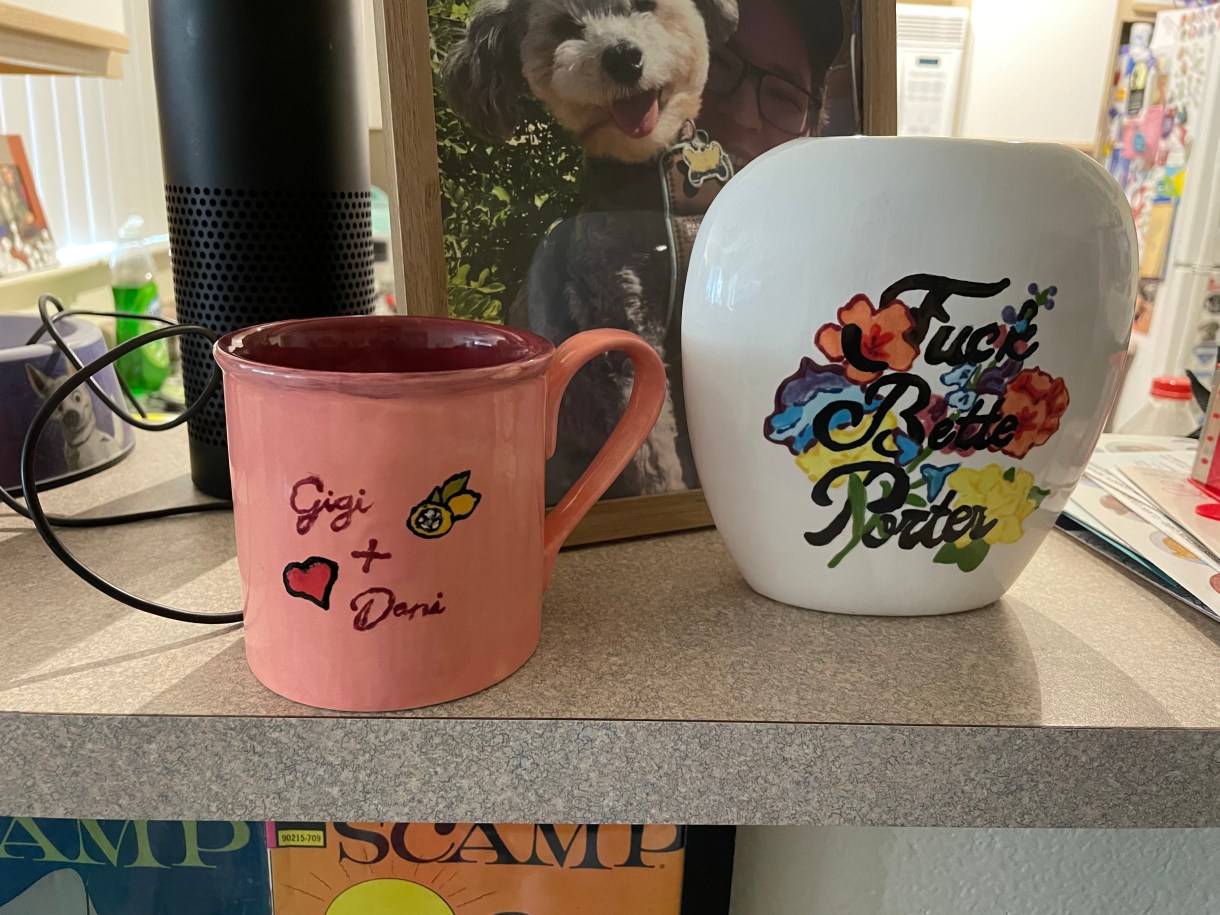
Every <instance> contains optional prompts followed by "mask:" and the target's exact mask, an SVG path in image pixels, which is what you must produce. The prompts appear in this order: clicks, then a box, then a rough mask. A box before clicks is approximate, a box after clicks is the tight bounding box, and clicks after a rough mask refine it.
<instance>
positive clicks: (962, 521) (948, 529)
mask: <svg viewBox="0 0 1220 915" xmlns="http://www.w3.org/2000/svg"><path fill="white" fill-rule="evenodd" d="M975 508H976V506H974V505H959V506H958V507H957V508H955V509H953V511H951V512H950V513H949V520H947V521H946V522H945V543H953V542H955V541H957V540H960V539H961V538H962V537H963V536H965V534H966V532H967V531H968V530H970V525H971V524H973V523H974V510H975Z"/></svg>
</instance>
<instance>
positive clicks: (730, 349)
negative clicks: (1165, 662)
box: [682, 137, 1138, 616]
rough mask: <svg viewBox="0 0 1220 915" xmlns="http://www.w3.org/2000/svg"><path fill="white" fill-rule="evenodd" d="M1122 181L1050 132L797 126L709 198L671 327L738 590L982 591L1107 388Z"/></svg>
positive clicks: (1026, 554)
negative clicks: (797, 132)
mask: <svg viewBox="0 0 1220 915" xmlns="http://www.w3.org/2000/svg"><path fill="white" fill-rule="evenodd" d="M1137 260H1138V258H1137V255H1136V246H1135V231H1134V227H1133V224H1132V220H1131V215H1130V210H1129V208H1128V206H1127V201H1126V199H1125V198H1124V196H1123V194H1122V193H1121V191H1120V190H1119V188H1118V186H1117V185H1116V184H1115V183H1114V182H1113V181H1112V180H1111V178H1110V176H1109V175H1108V174H1107V173H1106V172H1105V171H1104V169H1102V168H1101V167H1100V166H1099V165H1097V164H1096V163H1095V162H1093V161H1092V160H1091V159H1089V158H1088V157H1086V156H1084V155H1083V154H1081V153H1079V152H1077V151H1075V150H1073V149H1071V148H1068V147H1065V146H1059V145H1052V144H1037V143H1030V144H1022V143H999V142H990V141H975V140H946V139H927V138H880V137H877V138H873V137H855V138H845V139H816V140H797V141H794V142H792V143H788V144H786V145H784V146H782V147H779V148H777V149H775V150H773V151H772V152H770V153H768V154H767V155H764V156H762V157H761V158H759V159H757V160H756V161H755V162H754V163H753V164H751V165H750V166H749V167H747V168H746V169H744V170H743V171H742V172H741V173H740V174H739V175H738V176H737V177H735V178H734V179H733V181H732V182H731V183H730V184H729V186H728V187H727V188H726V189H725V190H724V191H723V192H722V193H721V194H720V195H719V197H718V198H717V199H716V201H715V203H714V204H713V205H712V207H711V210H710V211H709V213H708V214H707V217H706V218H705V219H704V222H703V227H702V229H701V231H700V233H699V237H698V239H697V241H696V244H695V248H694V254H693V257H692V261H691V268H690V273H689V276H688V281H687V287H686V306H685V313H684V316H683V322H682V353H683V373H684V379H685V390H686V404H687V412H688V420H689V424H690V430H691V438H692V443H693V446H694V453H695V459H696V464H697V467H698V471H699V478H700V481H701V483H702V486H703V488H704V491H705V493H706V496H707V500H708V503H709V505H710V507H711V510H712V514H713V516H714V518H715V521H716V526H717V527H718V528H719V530H720V532H721V534H722V535H723V537H724V540H725V543H726V544H727V546H728V549H729V551H730V553H731V554H732V556H733V558H734V560H735V561H736V563H737V565H738V567H739V568H740V570H741V572H742V574H743V575H744V576H745V578H746V580H747V581H748V582H749V584H750V585H751V587H753V588H754V589H755V590H757V591H759V592H760V593H762V594H764V595H767V596H769V597H772V598H775V599H777V600H781V601H784V602H786V603H789V604H795V605H797V606H800V607H807V608H812V609H818V610H827V611H833V612H837V613H853V614H883V615H895V616H919V615H930V614H939V613H952V612H955V611H960V610H968V609H971V608H976V607H981V606H984V605H986V604H988V603H990V602H992V601H995V600H997V599H998V598H999V597H1000V596H1001V595H1002V594H1003V593H1004V592H1005V591H1006V590H1007V589H1008V588H1009V586H1010V585H1012V583H1013V581H1014V580H1015V579H1016V578H1017V576H1018V575H1019V574H1020V573H1021V570H1022V569H1023V568H1024V566H1025V565H1026V563H1027V562H1028V561H1029V559H1030V557H1031V556H1033V554H1034V552H1035V551H1036V550H1037V549H1038V547H1039V545H1040V544H1041V542H1042V541H1043V539H1044V538H1045V537H1046V535H1047V533H1048V531H1049V530H1050V528H1051V526H1052V525H1053V524H1054V521H1055V517H1056V515H1057V514H1058V512H1059V511H1060V509H1061V508H1062V507H1063V505H1064V503H1065V501H1066V499H1067V497H1068V495H1069V494H1070V493H1071V491H1072V488H1073V487H1074V486H1075V485H1076V483H1077V481H1078V480H1079V479H1080V476H1081V473H1082V472H1083V469H1084V466H1085V463H1086V461H1087V460H1088V458H1089V455H1090V453H1091V451H1092V448H1093V445H1094V443H1095V442H1096V440H1097V437H1098V435H1099V434H1100V433H1101V430H1102V426H1103V424H1104V422H1105V418H1106V415H1107V413H1108V412H1109V409H1110V407H1111V405H1112V403H1113V400H1114V397H1115V395H1116V392H1117V386H1118V383H1119V378H1120V375H1121V370H1122V367H1123V361H1124V359H1125V354H1126V344H1127V336H1128V333H1129V330H1130V327H1131V320H1132V313H1133V305H1134V301H1135V290H1136V286H1135V284H1136V265H1137Z"/></svg>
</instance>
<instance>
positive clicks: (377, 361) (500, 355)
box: [218, 315, 553, 375]
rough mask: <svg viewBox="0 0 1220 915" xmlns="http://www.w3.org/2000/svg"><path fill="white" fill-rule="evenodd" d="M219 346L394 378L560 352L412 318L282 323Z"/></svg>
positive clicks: (252, 358) (503, 330)
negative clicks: (383, 374)
mask: <svg viewBox="0 0 1220 915" xmlns="http://www.w3.org/2000/svg"><path fill="white" fill-rule="evenodd" d="M218 346H219V348H220V349H221V351H222V352H225V353H228V354H229V355H231V356H234V357H236V358H237V359H240V360H242V361H244V362H255V363H259V364H261V365H266V366H271V367H274V368H280V369H294V370H298V371H307V372H346V373H358V374H372V373H389V374H395V375H401V374H417V373H429V372H455V371H468V370H471V369H485V368H494V367H496V366H504V365H512V364H514V363H520V362H526V361H531V360H533V359H536V358H539V357H543V356H546V355H548V354H549V353H550V352H551V351H552V349H553V347H552V346H551V344H550V343H549V342H548V341H547V340H545V339H544V338H542V337H539V336H537V335H536V334H531V333H527V332H525V331H520V330H514V329H512V328H508V327H499V326H496V325H494V324H483V323H480V322H477V321H462V320H455V319H451V318H425V317H409V316H405V315H377V316H352V317H336V318H306V319H302V320H296V321H279V322H277V323H275V324H263V325H259V326H257V327H251V328H247V329H245V330H240V331H236V332H234V333H232V334H228V335H227V336H225V337H224V338H222V339H221V341H220V343H219V344H218Z"/></svg>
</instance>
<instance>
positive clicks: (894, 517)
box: [805, 464, 999, 550]
mask: <svg viewBox="0 0 1220 915" xmlns="http://www.w3.org/2000/svg"><path fill="white" fill-rule="evenodd" d="M863 466H865V465H862V464H856V465H854V468H853V467H848V468H847V470H848V472H851V471H852V470H853V469H854V470H855V471H856V472H859V470H860V468H861V467H863ZM882 466H888V465H882ZM840 469H842V468H835V470H840ZM832 472H833V471H832ZM828 475H829V474H828ZM902 479H904V480H905V479H906V478H905V477H902ZM895 488H897V487H895ZM892 495H893V494H892V493H891V496H892ZM956 498H957V492H956V491H954V490H952V489H950V490H947V491H946V492H945V493H944V495H942V496H941V498H940V500H939V501H937V502H936V503H935V504H933V505H931V506H928V507H927V508H919V507H918V506H912V505H906V504H905V502H906V494H905V493H904V494H903V497H902V502H900V503H898V504H897V505H893V504H888V507H887V508H885V509H881V510H878V509H875V508H873V503H870V504H869V508H870V509H873V510H874V511H877V514H876V516H875V517H874V518H872V519H871V520H870V521H869V522H868V524H867V525H866V526H865V528H864V530H863V531H862V532H861V535H860V542H861V543H862V544H864V546H865V547H867V548H868V549H876V548H877V547H879V546H882V545H883V544H885V543H887V542H889V541H890V540H891V539H892V538H895V537H896V538H897V541H898V548H899V549H902V550H913V549H915V548H916V547H920V546H921V547H926V548H928V549H931V548H933V547H936V546H939V545H940V544H942V543H953V542H954V541H957V540H960V539H961V538H962V537H963V536H965V535H967V534H968V535H969V537H970V539H971V540H979V539H981V538H983V537H985V536H986V535H987V533H988V532H989V531H990V530H991V529H992V528H994V527H995V526H996V524H998V523H999V522H998V521H996V520H994V519H992V520H988V519H987V509H986V508H985V507H984V506H982V505H961V506H958V507H957V508H953V507H952V504H953V501H954V500H955V499H956ZM814 501H817V500H816V499H815V500H814ZM878 501H880V500H878ZM885 501H886V502H887V503H891V502H892V501H893V500H892V499H887V500H885ZM844 507H845V510H844V512H842V513H840V515H839V516H838V517H836V518H835V520H834V522H832V525H834V526H835V531H834V535H833V536H831V537H825V536H824V535H825V533H826V531H825V530H824V531H822V532H819V533H818V534H806V535H805V539H806V540H807V541H808V542H809V543H811V544H813V545H814V546H825V545H826V544H827V543H829V542H830V541H831V540H833V539H834V537H836V536H838V534H839V533H841V532H842V531H843V529H844V528H845V527H846V526H847V519H848V518H850V517H851V506H850V504H849V503H847V502H846V501H845V502H844Z"/></svg>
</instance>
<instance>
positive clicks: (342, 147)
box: [150, 0, 374, 498]
mask: <svg viewBox="0 0 1220 915" xmlns="http://www.w3.org/2000/svg"><path fill="white" fill-rule="evenodd" d="M358 15H359V9H358V7H357V2H356V0H257V2H251V0H151V3H150V18H151V25H152V46H153V70H154V74H155V81H156V89H157V110H158V113H159V115H160V122H161V152H162V158H163V161H164V166H165V199H166V208H167V210H168V216H169V242H170V256H171V258H172V261H173V277H174V293H175V298H176V300H177V312H178V320H179V321H180V322H182V323H184V324H201V325H204V326H205V327H208V328H211V329H212V330H214V331H215V332H216V333H218V334H223V333H226V332H228V331H231V330H236V329H238V328H241V327H247V326H249V325H251V324H260V323H263V322H266V321H279V320H282V319H284V318H303V317H314V316H322V315H354V314H368V313H370V312H371V311H372V308H373V298H374V285H373V237H372V221H371V198H370V194H369V149H368V120H367V115H366V112H367V108H366V105H365V100H364V91H363V86H362V82H361V80H362V79H363V76H362V69H361V66H362V65H361V59H360V54H361V42H360V40H359V39H360V34H361V33H360V28H359V26H360V20H359V18H358ZM182 364H183V375H184V381H185V383H186V394H187V399H188V402H193V401H194V400H195V399H196V398H198V397H199V396H200V394H201V393H202V391H203V388H204V386H205V385H206V384H207V381H208V378H209V376H210V375H211V372H212V368H213V361H212V352H211V346H210V344H209V343H208V341H207V340H205V339H204V338H202V337H189V336H188V337H183V338H182ZM188 427H189V437H190V454H191V477H192V479H193V480H194V482H195V485H196V486H197V487H198V488H199V489H201V490H202V491H203V492H205V493H208V494H209V495H213V496H217V497H221V498H227V497H228V496H229V494H230V483H229V463H228V448H227V441H226V437H225V413H224V400H223V397H222V392H220V391H217V392H216V393H215V394H213V395H212V398H211V400H210V402H209V403H208V404H207V406H206V407H205V408H204V409H202V410H201V411H200V414H199V415H198V416H197V417H196V418H195V419H193V420H192V421H191V422H189V423H188Z"/></svg>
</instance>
